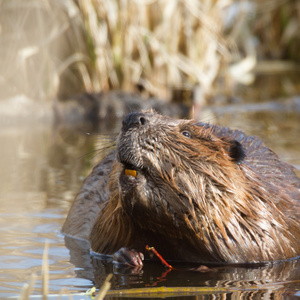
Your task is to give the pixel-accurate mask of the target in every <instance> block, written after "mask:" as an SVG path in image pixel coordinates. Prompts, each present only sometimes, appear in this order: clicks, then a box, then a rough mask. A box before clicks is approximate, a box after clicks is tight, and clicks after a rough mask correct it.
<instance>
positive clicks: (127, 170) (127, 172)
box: [125, 169, 136, 177]
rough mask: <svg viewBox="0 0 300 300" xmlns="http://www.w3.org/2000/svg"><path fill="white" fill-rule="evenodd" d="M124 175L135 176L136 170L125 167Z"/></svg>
mask: <svg viewBox="0 0 300 300" xmlns="http://www.w3.org/2000/svg"><path fill="white" fill-rule="evenodd" d="M125 175H130V176H133V177H136V170H129V169H125Z"/></svg>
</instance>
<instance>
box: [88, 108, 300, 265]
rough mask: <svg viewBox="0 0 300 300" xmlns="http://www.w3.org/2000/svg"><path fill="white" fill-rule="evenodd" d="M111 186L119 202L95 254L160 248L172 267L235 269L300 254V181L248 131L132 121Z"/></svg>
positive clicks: (157, 119)
mask: <svg viewBox="0 0 300 300" xmlns="http://www.w3.org/2000/svg"><path fill="white" fill-rule="evenodd" d="M268 162H269V164H268ZM273 167H275V168H276V169H275V170H274V171H271V170H270V168H271V169H272V168H273ZM284 176H287V177H288V178H287V180H288V181H289V182H288V183H286V184H283V183H282V182H281V181H282V179H283V178H284ZM109 186H110V192H111V198H110V200H109V201H108V204H107V206H106V207H105V209H103V211H102V212H101V213H100V215H99V217H98V220H97V222H96V225H95V228H96V229H95V228H94V230H93V231H92V233H91V244H92V249H93V250H95V251H98V252H102V253H103V252H106V253H113V252H114V251H116V250H118V248H119V247H122V246H129V247H134V248H140V249H142V247H144V246H145V244H151V243H152V245H153V246H155V247H156V248H157V249H159V250H160V252H161V253H162V254H163V255H164V256H165V258H170V259H179V260H186V261H201V262H233V263H245V262H262V261H269V260H277V259H284V258H288V257H294V256H296V255H297V254H298V255H299V254H300V246H299V242H298V240H297V237H298V238H300V229H299V218H298V219H297V217H292V213H291V211H290V208H291V207H292V206H293V205H296V204H295V203H296V202H295V201H294V200H295V199H292V196H291V193H292V192H293V193H294V195H296V197H298V198H297V199H298V200H299V198H300V196H299V195H300V189H299V187H300V185H299V179H298V178H297V177H296V176H295V175H294V173H293V171H292V168H291V167H290V166H288V165H287V164H285V163H283V162H281V161H280V160H279V159H278V157H277V156H276V155H274V154H273V152H272V151H270V150H269V149H268V148H266V147H265V146H263V145H262V143H261V142H260V140H258V139H257V138H252V137H247V136H246V135H244V134H243V133H241V132H240V131H232V130H229V129H227V128H222V127H217V126H210V125H207V124H203V123H197V122H195V121H193V120H174V119H171V118H168V117H166V116H162V115H159V114H157V113H155V112H153V111H147V112H144V113H131V114H129V115H128V116H127V117H126V118H125V119H124V121H123V127H122V130H121V132H120V135H119V137H118V139H117V149H116V159H115V162H114V167H113V170H112V172H111V174H110V180H109ZM288 187H289V188H288ZM293 197H295V196H293ZM297 203H298V202H297ZM297 205H298V204H297ZM297 207H298V208H299V206H297ZM118 223H119V224H118ZM112 232H114V233H112ZM111 235H114V238H110V236H111Z"/></svg>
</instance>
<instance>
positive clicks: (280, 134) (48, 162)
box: [0, 105, 300, 299]
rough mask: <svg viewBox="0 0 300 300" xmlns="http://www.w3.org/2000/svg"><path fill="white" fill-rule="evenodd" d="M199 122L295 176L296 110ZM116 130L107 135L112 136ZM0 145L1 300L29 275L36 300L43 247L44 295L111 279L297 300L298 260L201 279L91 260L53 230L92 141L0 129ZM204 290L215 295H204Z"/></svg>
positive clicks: (46, 129)
mask: <svg viewBox="0 0 300 300" xmlns="http://www.w3.org/2000/svg"><path fill="white" fill-rule="evenodd" d="M203 118H204V121H207V120H210V121H213V122H215V123H219V124H222V125H224V126H230V127H234V128H240V129H243V130H244V131H246V132H247V133H248V134H251V135H253V134H255V135H258V136H260V137H262V138H263V139H264V141H265V142H266V144H267V145H268V146H269V147H271V148H272V149H273V150H274V151H275V152H277V153H278V154H279V155H280V156H281V157H282V158H283V159H284V160H285V161H288V162H290V163H293V164H294V165H295V166H296V167H297V168H298V169H299V170H300V139H299V133H300V112H299V111H296V110H288V111H276V110H272V105H271V107H270V110H267V111H259V109H256V110H254V111H252V112H249V111H244V112H241V111H240V110H238V111H235V110H234V108H232V109H231V110H230V111H229V112H228V111H227V110H223V111H222V110H220V109H219V110H218V111H212V110H210V111H209V112H207V113H206V115H205V116H204V117H203ZM118 126H119V125H117V127H116V128H113V129H111V131H112V132H116V131H117V130H118V129H117V128H118ZM107 128H109V126H108V127H107ZM105 133H108V131H107V129H106V132H105ZM0 141H1V146H0V159H1V161H0V232H1V236H0V237H1V238H0V298H7V297H10V296H16V295H19V293H20V290H21V288H22V286H23V285H24V283H28V282H29V281H30V277H31V274H33V273H35V274H37V275H38V277H37V278H38V279H37V283H36V285H35V290H34V292H33V293H34V294H35V295H39V294H41V292H42V290H41V265H42V254H43V249H44V245H45V242H46V241H48V242H49V246H50V249H49V265H50V271H49V273H50V280H49V289H50V294H57V293H59V291H60V290H61V289H62V288H67V289H68V290H69V291H71V293H77V292H84V291H86V290H87V289H89V288H91V287H92V286H96V287H99V286H101V285H102V283H103V281H104V279H105V277H106V275H107V274H108V273H110V272H113V273H114V277H113V279H112V288H113V290H116V289H125V288H126V289H127V288H132V287H135V288H138V287H145V286H147V287H157V286H168V287H203V288H204V290H203V291H202V292H201V291H198V292H197V293H196V292H190V294H188V293H187V294H185V296H182V295H181V297H180V298H177V299H200V298H201V297H202V296H203V294H205V295H206V296H203V297H204V299H210V298H214V299H221V298H222V297H223V298H222V299H224V297H226V299H228V298H232V299H235V298H236V299H239V298H241V297H245V298H247V297H248V296H249V297H250V296H251V297H252V298H255V299H256V298H257V299H258V298H259V299H261V298H263V299H268V298H276V297H277V298H285V299H292V297H300V295H299V289H300V262H299V261H297V260H294V261H290V262H285V263H280V264H276V265H274V266H271V265H269V266H264V267H256V268H242V267H241V268H238V267H227V268H226V267H224V268H220V269H218V270H215V271H213V272H208V273H201V272H188V271H170V272H166V270H165V269H164V268H163V266H162V265H161V264H160V263H147V264H146V265H145V267H144V269H143V272H142V273H141V272H138V271H137V270H132V269H122V268H121V269H120V268H117V267H116V266H113V265H112V264H111V263H110V262H109V261H101V260H99V259H98V258H97V257H93V256H90V254H89V251H88V248H87V247H85V245H82V244H80V243H78V242H77V243H76V242H74V240H68V239H67V240H66V241H65V237H64V236H63V235H62V234H61V233H60V229H61V226H62V224H63V222H64V219H65V216H66V214H67V212H68V209H69V207H70V205H71V203H72V200H73V198H74V196H75V194H76V192H77V191H78V190H79V188H80V185H81V183H82V181H83V179H84V178H85V176H86V175H87V174H88V173H89V171H90V169H91V167H92V165H93V163H94V162H95V161H96V158H94V156H95V155H94V152H93V151H94V150H95V148H96V146H95V145H96V142H97V136H96V135H94V134H87V133H86V132H85V131H84V130H82V128H81V129H67V128H62V127H60V128H52V127H51V126H46V125H45V126H43V125H41V124H40V125H39V126H17V125H14V126H12V127H9V126H5V127H4V126H3V127H2V128H1V129H0ZM88 153H90V155H87V154H88ZM66 245H67V247H66ZM69 249H70V250H69ZM177 267H178V268H179V269H183V268H184V266H182V265H179V266H177ZM211 287H214V288H215V289H214V290H209V288H211ZM205 288H206V289H205ZM174 295H177V296H178V295H180V294H178V292H177V293H176V292H175V294H173V296H174ZM188 295H190V297H188ZM191 295H194V296H191ZM196 295H198V296H196ZM201 295H202V296H201ZM226 295H227V296H226ZM160 296H162V294H160ZM164 296H166V294H164ZM145 297H146V296H145ZM197 297H198V298H197ZM129 298H130V297H129ZM152 298H154V296H153V297H152ZM201 299H202V298H201Z"/></svg>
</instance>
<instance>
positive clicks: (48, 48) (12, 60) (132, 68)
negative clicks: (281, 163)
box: [0, 0, 300, 100]
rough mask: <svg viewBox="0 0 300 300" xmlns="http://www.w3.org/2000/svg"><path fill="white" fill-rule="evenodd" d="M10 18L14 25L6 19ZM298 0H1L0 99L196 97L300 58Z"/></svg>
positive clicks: (228, 86) (299, 13) (299, 5)
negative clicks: (182, 93)
mask: <svg viewBox="0 0 300 300" xmlns="http://www.w3.org/2000/svg"><path fill="white" fill-rule="evenodd" d="M12 20H13V22H12ZM299 21H300V3H299V1H288V0H266V1H258V0H248V1H246V0H213V1H204V0H185V1H183V0H110V1H106V0H65V1H63V0H26V1H23V0H10V1H6V0H0V28H1V30H0V54H1V58H2V59H1V61H0V98H9V97H11V96H14V95H16V94H24V95H26V96H28V97H30V98H32V99H38V100H44V99H52V98H53V97H56V96H57V95H58V96H59V97H60V98H66V97H68V96H69V95H71V94H75V93H78V92H82V91H84V90H85V91H88V92H92V91H94V92H98V91H108V90H110V89H123V90H133V89H134V88H135V86H136V85H138V86H142V87H143V88H144V89H145V90H146V91H148V93H149V94H152V95H156V96H159V97H163V98H170V95H171V93H172V90H174V89H184V90H185V89H187V90H192V89H194V87H195V86H197V87H200V89H201V92H200V93H198V95H200V96H199V97H204V98H207V97H209V96H210V95H214V94H215V93H218V92H219V90H218V88H220V87H221V88H222V91H224V89H225V88H227V89H228V90H229V91H230V90H231V89H232V88H233V87H234V84H235V82H242V83H244V84H248V83H250V82H251V81H252V80H253V78H254V77H253V75H251V71H252V70H253V68H254V67H255V66H256V63H257V59H276V60H283V59H284V60H286V59H293V60H294V61H298V62H299V60H300V54H299V53H300V52H299V51H298V49H299V40H300V33H299V30H298V24H299Z"/></svg>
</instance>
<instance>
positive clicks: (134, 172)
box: [120, 161, 145, 178]
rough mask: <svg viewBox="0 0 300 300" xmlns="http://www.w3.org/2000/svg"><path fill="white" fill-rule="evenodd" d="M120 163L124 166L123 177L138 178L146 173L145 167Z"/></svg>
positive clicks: (125, 162)
mask: <svg viewBox="0 0 300 300" xmlns="http://www.w3.org/2000/svg"><path fill="white" fill-rule="evenodd" d="M120 163H121V164H122V165H123V168H124V171H123V174H122V175H123V176H124V177H125V178H126V177H134V178H137V177H140V176H141V175H143V174H144V173H145V168H144V167H143V166H138V165H136V164H134V163H131V162H128V161H120Z"/></svg>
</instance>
